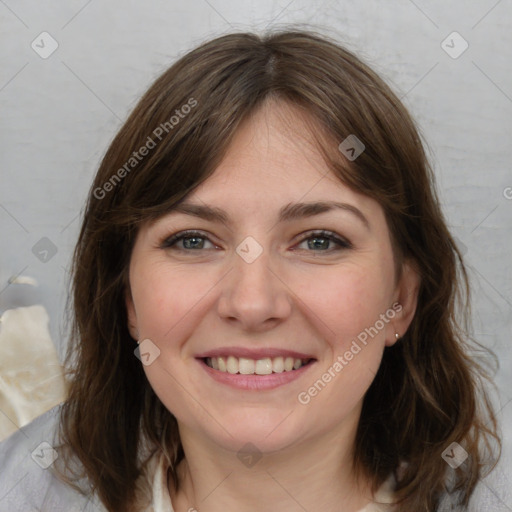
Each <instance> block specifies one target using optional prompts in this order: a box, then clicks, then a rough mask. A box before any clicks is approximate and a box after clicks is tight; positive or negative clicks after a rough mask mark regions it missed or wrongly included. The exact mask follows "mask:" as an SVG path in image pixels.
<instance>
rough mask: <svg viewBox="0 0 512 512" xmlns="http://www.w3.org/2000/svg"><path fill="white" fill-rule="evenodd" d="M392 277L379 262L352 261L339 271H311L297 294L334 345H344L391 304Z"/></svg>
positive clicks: (339, 347)
mask: <svg viewBox="0 0 512 512" xmlns="http://www.w3.org/2000/svg"><path fill="white" fill-rule="evenodd" d="M392 277H393V276H392V273H391V272H386V269H385V268H384V267H383V266H381V265H379V264H378V263H376V264H375V265H367V264H364V265H363V264H362V263H361V264H351V265H346V266H344V267H343V268H340V269H339V271H337V272H336V271H333V270H332V269H330V270H329V269H327V271H326V272H325V274H324V275H323V276H322V275H320V274H318V273H317V274H315V275H310V276H309V278H307V280H302V284H300V288H299V289H300V293H298V294H297V295H298V296H299V297H300V298H301V300H302V301H303V302H304V304H305V305H306V306H307V307H308V308H309V309H310V310H311V311H312V312H313V313H314V315H310V316H312V317H313V318H316V319H317V320H316V324H317V326H318V327H319V328H320V329H321V331H322V333H323V334H324V336H325V337H326V339H329V340H330V341H331V345H332V346H333V348H336V349H341V348H343V346H344V345H345V344H346V343H347V341H348V342H350V340H351V339H352V338H355V337H357V335H358V334H359V333H361V332H362V331H364V330H365V329H366V328H369V327H371V326H373V325H374V324H375V322H376V321H377V320H378V319H379V317H380V315H381V314H382V313H385V311H386V310H387V309H388V308H389V307H390V306H391V304H390V299H391V293H390V290H392V288H391V286H392Z"/></svg>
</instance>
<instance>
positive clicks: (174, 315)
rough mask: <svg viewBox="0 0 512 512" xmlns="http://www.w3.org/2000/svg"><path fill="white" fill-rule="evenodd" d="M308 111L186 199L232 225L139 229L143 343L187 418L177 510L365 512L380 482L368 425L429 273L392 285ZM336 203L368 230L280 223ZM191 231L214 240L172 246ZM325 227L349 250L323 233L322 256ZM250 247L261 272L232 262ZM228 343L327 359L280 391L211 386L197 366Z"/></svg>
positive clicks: (390, 265) (339, 219)
mask: <svg viewBox="0 0 512 512" xmlns="http://www.w3.org/2000/svg"><path fill="white" fill-rule="evenodd" d="M301 115H303V114H301V113H300V112H298V111H297V110H295V109H294V107H292V106H290V105H288V104H286V103H283V102H279V103H277V102H275V101H274V100H273V101H269V102H267V103H266V104H265V105H264V106H263V107H262V108H260V109H259V110H258V111H256V112H255V113H254V114H253V115H252V116H251V117H250V118H249V119H248V120H247V121H246V122H244V123H243V125H242V126H241V127H240V128H239V129H238V131H237V133H236V136H235V138H234V139H233V140H232V142H231V145H230V147H229V148H228V151H227V153H226V156H225V158H224V160H223V161H222V162H221V164H220V165H219V167H218V168H217V169H216V171H215V173H214V174H213V175H212V176H211V177H210V178H209V179H208V180H207V181H206V182H204V183H203V184H201V186H199V187H198V188H197V189H196V190H194V191H193V193H192V194H191V195H190V196H189V197H188V201H189V202H192V203H194V204H202V205H204V204H207V205H210V206H216V207H219V208H223V209H224V210H225V211H226V213H227V214H228V215H229V218H230V220H231V223H230V224H229V225H228V224H225V223H221V222H213V221H209V220H204V219H200V218H198V217H194V216H191V215H187V214H184V213H178V212H170V213H169V214H168V215H166V216H165V217H162V218H161V219H159V220H157V221H156V222H154V223H152V224H148V225H146V226H144V227H143V228H141V230H140V231H139V233H138V236H137V239H136V242H135V246H134V249H133V253H132V257H131V261H130V269H129V276H130V290H129V291H128V293H127V299H126V305H127V309H128V319H129V326H130V329H131V332H132V335H133V336H134V337H135V338H136V339H138V340H144V339H150V340H151V341H152V342H153V343H154V344H155V345H156V346H157V347H158V348H159V350H160V355H159V357H157V358H156V359H155V361H154V362H153V363H152V364H151V365H148V366H144V370H145V372H146V375H147V378H148V380H149V382H150V384H151V386H152V387H153V389H154V390H155V392H156V394H157V395H158V396H159V398H160V399H161V401H162V402H163V404H164V405H165V406H166V407H167V408H168V410H169V411H171V412H172V413H173V414H174V415H175V416H176V418H177V421H178V425H179V430H180V436H181V440H182V443H183V447H184V451H185V460H184V461H183V462H182V463H181V464H180V466H179V468H178V469H179V475H180V481H181V482H183V486H182V487H180V490H179V492H176V491H175V490H174V489H173V487H172V484H171V483H170V482H169V490H170V495H171V499H172V503H173V506H174V508H175V511H176V512H184V511H188V510H189V509H190V508H192V507H194V508H196V509H197V510H200V511H201V512H221V511H222V512H224V511H225V510H237V511H238V512H244V511H246V512H248V511H254V510H275V509H276V504H278V505H279V510H280V511H281V512H292V511H293V512H296V511H297V512H298V511H301V512H303V511H304V510H308V511H311V510H323V511H333V512H334V511H337V512H339V511H340V510H343V511H344V512H355V511H358V510H360V509H361V508H363V507H364V506H365V505H366V504H367V503H369V502H370V501H371V498H372V496H371V493H370V491H369V480H367V479H364V478H360V479H359V480H358V481H356V479H355V476H354V475H353V474H352V472H351V470H350V466H351V461H352V453H353V452H352V450H353V445H354V439H355V434H356V429H357V424H358V420H359V417H360V413H361V405H362V400H363V397H364V394H365V392H366V391H367V389H368V387H369V386H370V384H371V382H372V380H373V378H374V375H375V374H376V372H377V370H378V367H379V365H380V362H381V358H382V353H383V351H384V348H385V347H386V346H390V345H392V344H393V343H395V342H396V337H395V333H399V334H401V335H403V334H404V332H405V331H406V330H407V327H408V326H409V324H410V322H411V320H412V317H413V314H414V311H415V307H416V296H417V288H418V277H417V274H416V273H415V272H414V271H413V269H412V266H411V265H408V264H407V263H404V264H403V272H402V275H401V278H400V279H399V280H397V279H396V276H395V270H394V267H395V264H394V259H393V251H392V246H391V241H390V235H389V230H388V226H387V223H386V219H385V216H384V212H383V210H382V208H381V206H380V205H379V204H378V203H377V202H376V201H374V200H373V199H371V198H369V197H366V196H363V195H361V194H358V193H356V192H354V191H353V190H351V189H349V188H348V187H347V186H345V185H344V184H343V183H341V182H340V181H339V179H337V178H336V177H335V176H334V175H333V174H331V172H330V171H329V170H328V168H327V167H326V165H325V163H324V161H323V160H322V158H321V157H320V155H319V153H318V151H317V150H316V149H315V147H314V145H313V144H312V143H311V142H310V141H311V136H310V134H309V132H308V131H307V129H306V128H305V125H304V123H303V122H302V121H303V117H301ZM347 163H348V162H347ZM330 200H332V201H338V202H343V203H348V204H349V205H351V206H353V207H355V208H357V209H358V210H359V211H360V212H361V213H362V214H363V215H364V217H365V218H366V219H367V221H368V225H369V227H366V226H365V224H364V223H363V222H362V221H361V220H360V219H359V218H358V216H357V215H355V214H354V213H352V212H350V211H348V210H343V209H334V210H331V211H329V212H325V213H321V214H319V215H315V216H313V217H309V218H302V219H294V220H291V221H285V222H278V221H277V213H278V210H279V209H280V208H281V207H283V206H285V205H287V204H289V203H296V202H314V201H330ZM185 229H194V230H200V231H202V232H204V233H205V235H206V238H202V239H200V240H199V241H197V240H196V246H197V245H198V246H199V249H197V248H196V249H194V248H192V249H190V248H189V249H186V248H185V246H184V242H183V241H178V242H177V244H176V245H175V246H174V247H171V248H162V247H161V244H162V241H164V240H165V239H168V237H169V236H170V235H172V234H174V233H177V232H180V231H183V230H185ZM322 229H325V230H330V231H332V232H334V233H335V234H336V235H337V236H339V237H343V238H345V239H348V240H349V241H350V243H351V245H352V247H351V248H345V247H339V246H337V244H336V243H334V242H328V241H327V240H325V239H324V238H322V237H318V238H320V240H319V241H318V242H317V245H316V246H315V242H314V239H315V236H312V235H311V234H310V233H308V231H310V230H322ZM247 236H251V237H253V238H254V239H255V240H256V241H257V242H258V243H259V244H260V246H261V247H262V249H263V252H262V254H261V255H260V256H259V257H258V258H257V259H256V260H255V261H253V262H252V263H250V264H248V263H247V262H246V261H244V259H242V258H241V257H240V256H239V255H238V254H237V253H236V248H237V246H238V245H239V244H240V243H241V242H242V240H244V239H245V238H246V237H247ZM189 241H190V239H189ZM197 242H199V243H197ZM318 245H320V246H322V247H325V246H326V247H327V249H322V248H317V247H318ZM394 302H399V303H400V304H401V306H402V309H401V311H400V313H397V314H396V315H395V316H394V318H393V319H392V320H389V322H387V323H386V324H385V326H384V328H383V329H381V330H380V331H379V333H378V335H376V336H374V337H373V338H372V339H370V342H369V343H368V344H367V345H366V346H364V348H363V350H361V351H360V352H359V353H358V354H357V355H355V356H354V358H353V359H352V360H351V361H350V362H348V364H347V365H346V366H345V367H344V368H343V370H342V371H341V372H339V373H338V374H337V375H336V377H335V378H333V379H332V380H331V382H329V384H328V385H326V386H325V388H324V389H323V390H322V391H321V392H319V393H318V394H317V395H316V396H315V397H314V398H312V399H311V401H310V402H309V403H307V404H305V405H304V404H301V403H299V401H298V400H297V396H298V394H299V393H300V392H302V391H307V390H308V388H309V387H310V386H311V385H312V384H313V383H314V382H315V381H316V380H317V379H318V378H320V377H321V375H322V374H323V373H324V372H326V371H327V369H328V368H329V367H331V366H332V365H333V363H334V361H336V358H337V356H338V355H342V354H344V353H345V352H346V351H347V350H348V349H349V347H350V344H351V342H352V340H354V339H356V337H357V335H358V334H359V333H361V332H362V331H364V329H365V328H368V327H370V326H373V325H374V324H375V322H376V321H377V320H378V319H379V317H380V315H381V314H383V313H385V312H386V311H387V310H389V308H391V305H392V304H393V303H394ZM221 346H230V347H231V346H243V347H265V348H269V347H277V348H293V349H294V350H297V351H300V352H304V353H307V354H312V355H314V357H315V358H316V359H317V361H316V362H315V363H314V367H312V368H310V369H309V371H308V372H307V373H306V374H304V375H303V376H301V377H300V378H298V379H296V380H295V381H293V382H291V383H289V384H286V385H284V386H281V387H279V388H277V389H273V390H265V391H246V390H237V389H232V388H230V387H228V386H226V385H223V384H220V383H217V382H216V381H214V380H213V379H212V378H211V377H210V376H209V375H207V373H206V372H205V370H204V369H203V368H202V367H201V365H200V364H199V363H198V362H197V360H196V359H195V355H197V354H199V353H200V352H204V351H206V350H209V349H212V348H216V347H221ZM248 442H250V443H252V444H253V445H255V446H256V447H257V449H258V450H259V452H261V454H262V458H261V459H260V460H259V461H258V462H257V464H255V465H254V466H252V467H246V466H245V465H244V464H242V463H241V461H240V460H239V459H238V458H237V452H238V450H240V448H242V447H243V446H244V445H245V444H246V443H248Z"/></svg>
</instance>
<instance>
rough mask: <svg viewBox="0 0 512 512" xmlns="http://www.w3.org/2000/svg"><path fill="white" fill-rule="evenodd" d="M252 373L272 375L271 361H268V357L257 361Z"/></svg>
mask: <svg viewBox="0 0 512 512" xmlns="http://www.w3.org/2000/svg"><path fill="white" fill-rule="evenodd" d="M254 373H256V374H257V375H270V374H271V373H272V359H270V357H266V358H265V359H258V360H257V361H256V370H255V371H254Z"/></svg>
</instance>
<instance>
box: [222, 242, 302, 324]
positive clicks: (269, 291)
mask: <svg viewBox="0 0 512 512" xmlns="http://www.w3.org/2000/svg"><path fill="white" fill-rule="evenodd" d="M270 259H271V258H270V257H269V253H268V250H266V249H265V250H264V251H263V253H262V254H261V255H260V256H258V258H256V259H255V260H254V261H252V262H251V263H248V262H247V261H246V260H244V259H243V258H242V257H240V256H239V255H238V254H235V256H234V264H233V268H232V270H231V271H230V272H229V273H228V275H227V276H226V279H224V280H223V281H222V283H223V285H222V286H223V289H222V292H221V295H220V297H219V300H218V314H219V316H220V317H221V318H222V319H224V320H225V321H228V322H231V323H232V324H234V325H235V324H238V326H239V327H240V328H241V329H242V330H245V331H255V332H259V331H265V330H267V329H269V328H272V327H275V326H276V325H277V324H279V322H282V321H283V320H284V319H286V318H287V317H288V316H289V315H290V312H291V309H292V303H291V295H290V290H289V288H288V287H287V285H286V283H285V282H284V280H283V279H282V277H281V276H280V275H279V272H278V271H277V270H276V269H275V268H274V267H275V265H274V266H271V265H270V263H271V262H270Z"/></svg>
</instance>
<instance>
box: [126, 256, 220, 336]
mask: <svg viewBox="0 0 512 512" xmlns="http://www.w3.org/2000/svg"><path fill="white" fill-rule="evenodd" d="M133 276H134V277H133V280H132V281H131V286H132V296H133V300H134V304H135V309H136V312H137V322H138V325H139V331H140V332H141V336H142V335H144V336H145V337H147V338H150V339H155V340H159V341H162V342H163V341H164V340H165V339H166V338H168V337H169V336H170V331H171V330H174V327H175V326H176V325H177V324H179V323H181V322H182V320H183V319H184V318H185V317H186V316H187V315H189V314H191V313H192V312H193V310H194V308H195V307H196V306H197V304H198V301H199V300H200V299H201V297H203V296H204V295H205V294H206V293H207V291H208V289H209V288H210V287H211V284H210V283H209V282H208V280H207V279H204V276H203V277H201V276H200V275H199V273H197V272H196V273H194V272H189V271H186V272H185V271H183V272H180V269H179V268H178V269H176V268H171V267H170V266H169V265H165V264H159V263H155V264H153V265H145V266H144V267H140V268H137V267H134V271H133ZM209 284H210V286H208V285H209Z"/></svg>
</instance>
